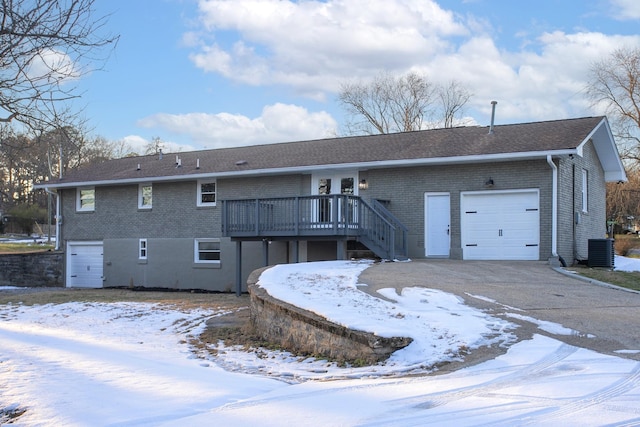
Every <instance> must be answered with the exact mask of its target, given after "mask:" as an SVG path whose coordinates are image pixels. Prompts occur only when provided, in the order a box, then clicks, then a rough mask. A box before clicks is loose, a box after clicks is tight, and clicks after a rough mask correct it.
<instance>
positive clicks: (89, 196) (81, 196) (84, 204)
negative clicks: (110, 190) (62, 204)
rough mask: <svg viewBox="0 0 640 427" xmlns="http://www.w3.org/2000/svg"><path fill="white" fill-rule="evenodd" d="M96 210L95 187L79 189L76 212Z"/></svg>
mask: <svg viewBox="0 0 640 427" xmlns="http://www.w3.org/2000/svg"><path fill="white" fill-rule="evenodd" d="M95 209H96V189H95V187H85V188H78V189H77V191H76V211H78V212H93V211H94V210H95Z"/></svg>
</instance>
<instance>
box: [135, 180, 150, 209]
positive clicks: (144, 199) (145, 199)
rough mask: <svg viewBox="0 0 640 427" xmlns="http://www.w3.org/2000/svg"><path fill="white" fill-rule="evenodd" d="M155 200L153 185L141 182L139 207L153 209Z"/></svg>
mask: <svg viewBox="0 0 640 427" xmlns="http://www.w3.org/2000/svg"><path fill="white" fill-rule="evenodd" d="M152 201H153V186H152V185H151V184H140V185H139V186H138V209H151V206H152Z"/></svg>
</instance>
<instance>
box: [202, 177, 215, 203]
mask: <svg viewBox="0 0 640 427" xmlns="http://www.w3.org/2000/svg"><path fill="white" fill-rule="evenodd" d="M215 205H216V180H208V181H205V180H200V181H198V206H215Z"/></svg>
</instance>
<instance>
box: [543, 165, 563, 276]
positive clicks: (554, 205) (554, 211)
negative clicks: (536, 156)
mask: <svg viewBox="0 0 640 427" xmlns="http://www.w3.org/2000/svg"><path fill="white" fill-rule="evenodd" d="M547 163H548V164H549V166H551V177H552V179H551V187H552V188H551V255H552V256H554V257H558V167H557V166H556V164H555V163H553V159H552V158H551V155H550V154H548V155H547ZM558 259H559V260H560V262H562V264H563V265H564V262H563V260H562V258H561V257H558Z"/></svg>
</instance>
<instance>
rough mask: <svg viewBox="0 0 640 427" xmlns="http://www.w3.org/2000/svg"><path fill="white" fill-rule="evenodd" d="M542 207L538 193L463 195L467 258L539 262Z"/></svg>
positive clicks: (463, 221) (462, 223) (465, 254)
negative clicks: (540, 209)
mask: <svg viewBox="0 0 640 427" xmlns="http://www.w3.org/2000/svg"><path fill="white" fill-rule="evenodd" d="M538 205H539V196H538V191H537V190H523V191H518V192H504V193H498V192H490V193H486V192H481V193H466V194H463V195H462V200H461V207H462V210H461V212H462V218H461V225H462V249H463V257H464V259H478V260H483V259H484V260H538V259H539V257H540V249H539V243H540V226H539V224H540V215H539V208H538Z"/></svg>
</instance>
